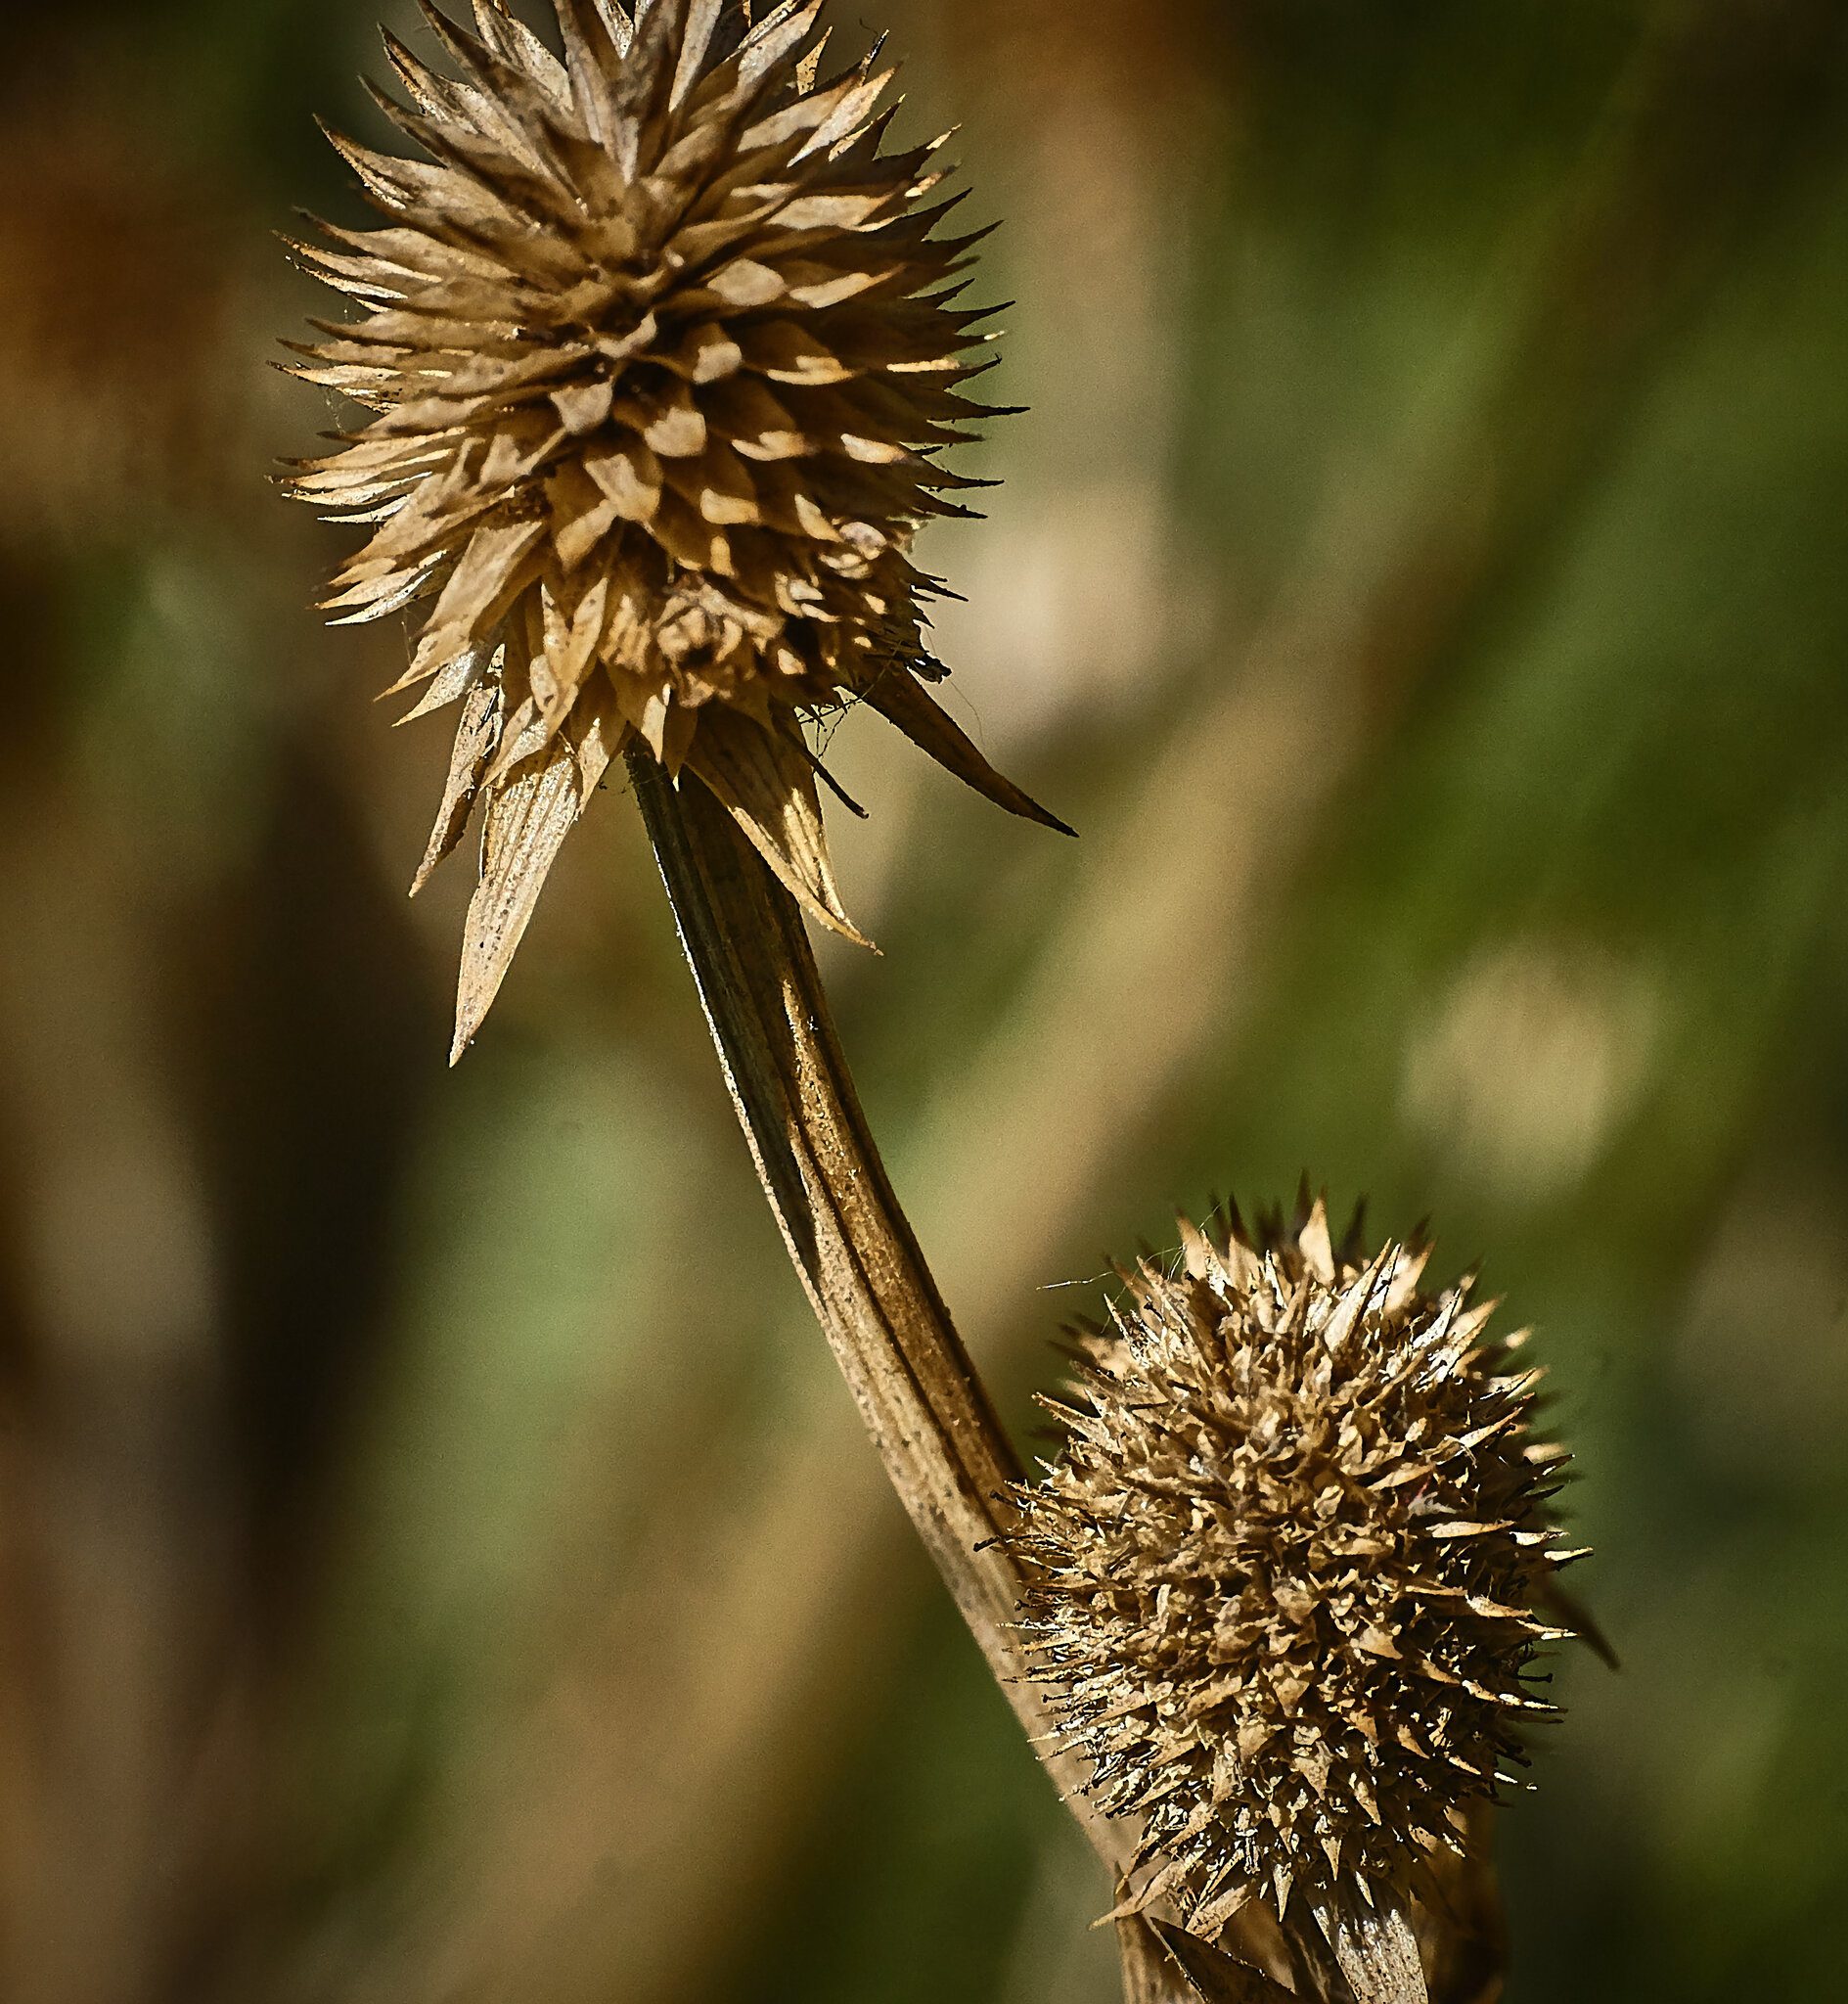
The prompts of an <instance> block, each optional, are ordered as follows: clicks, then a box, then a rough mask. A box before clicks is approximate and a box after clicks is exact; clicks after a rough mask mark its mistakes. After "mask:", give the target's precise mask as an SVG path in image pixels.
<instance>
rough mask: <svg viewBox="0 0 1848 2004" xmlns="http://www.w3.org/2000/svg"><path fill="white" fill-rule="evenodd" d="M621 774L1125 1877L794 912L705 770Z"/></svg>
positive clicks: (945, 1551)
mask: <svg viewBox="0 0 1848 2004" xmlns="http://www.w3.org/2000/svg"><path fill="white" fill-rule="evenodd" d="M629 773H630V778H631V780H632V782H633V785H634V788H635V796H636V799H637V801H638V803H639V804H640V807H641V810H642V818H643V822H644V824H645V825H646V827H647V829H648V833H649V839H650V841H651V842H652V843H654V855H655V860H656V862H657V863H658V864H659V866H660V872H661V878H662V881H663V883H664V884H665V885H666V887H667V895H668V899H669V901H670V902H671V904H672V906H673V911H674V919H675V923H676V924H677V926H678V927H679V930H680V942H681V946H682V948H683V949H684V951H685V953H686V956H687V962H688V965H689V966H690V967H691V968H692V970H693V976H694V979H695V981H696V983H697V984H698V986H699V999H700V1002H701V1004H702V1005H703V1007H704V1010H705V1016H706V1023H707V1025H708V1026H709V1028H710V1029H711V1032H712V1041H713V1043H714V1044H715V1045H716V1046H717V1047H718V1053H719V1062H720V1064H721V1065H722V1066H723V1068H724V1071H725V1078H726V1083H727V1084H728V1085H729V1087H730V1088H731V1094H732V1103H733V1105H734V1106H735V1107H736V1109H737V1111H738V1117H739V1121H740V1124H741V1125H742V1126H743V1127H744V1138H745V1140H746V1141H747V1142H748V1143H749V1145H750V1152H751V1158H752V1160H753V1161H755V1163H756V1166H757V1175H758V1179H759V1181H760V1182H761V1183H762V1184H763V1188H764V1195H765V1196H766V1197H767V1198H768V1199H769V1201H770V1207H771V1209H772V1211H774V1213H775V1214H776V1219H777V1223H778V1225H779V1226H780V1227H781V1229H782V1232H783V1239H784V1243H785V1245H786V1246H787V1247H788V1248H789V1257H790V1259H791V1260H792V1261H793V1262H794V1265H795V1270H796V1273H797V1274H798V1276H799V1277H800V1279H801V1282H802V1285H803V1287H804V1289H805V1290H806V1291H807V1294H808V1298H809V1301H810V1304H811V1305H812V1306H813V1308H814V1310H815V1317H816V1320H817V1321H818V1322H819V1323H820V1324H821V1326H822V1332H823V1334H824V1335H825V1336H826V1337H827V1339H828V1342H829V1345H830V1347H831V1348H832V1349H833V1350H834V1358H835V1361H836V1362H837V1363H838V1364H839V1366H840V1369H841V1372H842V1375H843V1376H844V1377H845V1378H846V1380H847V1384H848V1388H849V1389H850V1390H851V1391H852V1393H853V1397H854V1400H855V1403H856V1404H857V1405H858V1407H859V1409H860V1416H861V1418H862V1419H863V1420H864V1422H865V1423H866V1429H867V1432H868V1433H869V1434H870V1435H872V1438H873V1444H874V1445H875V1447H876V1448H877V1449H878V1450H879V1458H880V1459H881V1461H882V1462H883V1463H884V1465H885V1472H886V1474H887V1476H888V1477H889V1478H890V1480H891V1483H892V1486H893V1488H894V1489H896V1490H897V1492H898V1496H899V1500H900V1501H901V1502H902V1503H903V1504H904V1506H905V1509H906V1511H907V1512H908V1513H909V1515H910V1517H911V1521H912V1523H913V1524H914V1525H915V1526H916V1527H917V1530H918V1534H919V1536H920V1537H921V1538H923V1540H924V1546H925V1548H926V1549H927V1550H928V1552H929V1553H930V1556H931V1557H932V1559H934V1560H935V1562H936V1566H937V1570H938V1571H939V1572H940V1573H941V1574H942V1575H943V1579H944V1582H945V1584H946V1585H947V1586H948V1587H949V1589H950V1593H951V1596H952V1597H953V1598H954V1600H955V1602H956V1605H957V1607H958V1609H959V1610H960V1611H961V1613H962V1616H963V1619H964V1620H965V1621H966V1622H967V1623H968V1625H969V1632H970V1633H971V1634H972V1635H973V1636H974V1638H975V1641H976V1643H977V1644H978V1645H979V1647H980V1649H981V1652H982V1654H983V1656H984V1657H985V1658H986V1659H987V1662H988V1666H989V1668H990V1669H991V1670H992V1671H993V1672H994V1675H995V1679H996V1681H997V1682H998V1683H999V1684H1000V1686H1001V1688H1002V1690H1003V1691H1004V1692H1005V1693H1006V1694H1007V1698H1008V1702H1009V1703H1010V1704H1011V1705H1012V1706H1013V1708H1014V1714H1015V1716H1016V1717H1017V1718H1018V1719H1019V1721H1020V1723H1021V1725H1022V1726H1023V1727H1024V1728H1025V1730H1026V1733H1027V1736H1028V1739H1029V1741H1030V1743H1031V1745H1032V1747H1033V1751H1034V1753H1035V1754H1036V1755H1037V1757H1038V1758H1039V1760H1040V1761H1041V1763H1042V1765H1044V1766H1045V1768H1046V1769H1047V1771H1048V1773H1049V1774H1050V1775H1051V1776H1052V1779H1053V1781H1054V1782H1055V1784H1056V1785H1057V1786H1058V1788H1059V1793H1060V1796H1061V1797H1062V1799H1064V1801H1065V1802H1066V1804H1067V1805H1068V1806H1069V1808H1070V1809H1071V1811H1072V1813H1073V1815H1074V1816H1075V1817H1076V1818H1077V1820H1078V1822H1079V1825H1080V1826H1081V1828H1082V1829H1083V1830H1084V1833H1085V1836H1086V1837H1087V1839H1088V1840H1089V1841H1090V1844H1091V1845H1092V1848H1093V1849H1094V1850H1095V1851H1096V1852H1097V1854H1098V1856H1099V1858H1100V1859H1101V1860H1102V1861H1103V1863H1104V1866H1105V1867H1106V1868H1107V1869H1108V1871H1109V1873H1110V1876H1111V1880H1112V1882H1113V1883H1116V1884H1120V1883H1121V1882H1122V1881H1123V1879H1124V1878H1125V1876H1126V1874H1127V1873H1128V1871H1129V1869H1130V1867H1131V1864H1132V1863H1133V1860H1134V1846H1133V1842H1132V1837H1131V1833H1130V1832H1129V1831H1128V1830H1126V1829H1124V1828H1122V1827H1121V1826H1118V1825H1116V1824H1112V1823H1110V1822H1109V1821H1107V1820H1106V1819H1105V1818H1104V1817H1102V1816H1100V1815H1099V1814H1098V1813H1097V1811H1096V1810H1095V1809H1094V1808H1093V1807H1092V1806H1091V1804H1090V1802H1089V1800H1088V1799H1087V1798H1086V1797H1085V1795H1084V1793H1083V1789H1082V1782H1083V1779H1084V1776H1083V1772H1082V1769H1081V1768H1080V1766H1079V1764H1078V1762H1077V1760H1076V1757H1075V1756H1074V1755H1072V1754H1067V1753H1062V1752H1060V1751H1059V1747H1058V1744H1057V1739H1058V1736H1057V1728H1056V1722H1055V1721H1054V1719H1053V1717H1052V1715H1051V1714H1050V1712H1049V1711H1048V1710H1047V1708H1046V1706H1045V1704H1044V1702H1043V1700H1042V1698H1041V1696H1040V1693H1039V1690H1038V1688H1037V1687H1036V1686H1035V1685H1034V1684H1033V1682H1032V1681H1031V1679H1030V1678H1029V1676H1028V1675H1027V1665H1026V1661H1025V1657H1024V1655H1023V1653H1022V1650H1021V1646H1020V1639H1019V1636H1018V1634H1017V1633H1016V1631H1015V1627H1014V1623H1015V1620H1016V1617H1017V1612H1018V1608H1019V1603H1020V1585H1021V1581H1020V1573H1019V1569H1018V1567H1017V1566H1016V1565H1015V1563H1014V1557H1013V1555H1012V1553H1011V1552H1010V1551H1009V1550H1008V1548H1007V1546H1006V1544H1005V1543H1004V1542H1003V1541H1002V1540H1003V1539H1004V1537H1005V1534H1006V1533H1007V1532H1008V1531H1009V1530H1010V1529H1011V1528H1012V1527H1013V1524H1014V1507H1013V1504H1012V1502H1011V1500H1010V1497H1009V1493H1008V1484H1009V1483H1010V1482H1011V1481H1014V1480H1017V1479H1018V1476H1019V1469H1020V1465H1019V1462H1018V1460H1017V1458H1016V1456H1015V1454H1014V1448H1013V1445H1012V1443H1011V1442H1010V1441H1009V1439H1008V1436H1007V1435H1006V1433H1005V1432H1004V1431H1003V1429H1002V1426H1001V1422H1000V1420H999V1418H998V1417H997V1416H996V1413H995V1410H994V1407H993V1405H992V1403H991V1402H990V1400H989V1398H988V1395H987V1392H986V1391H985V1390H984V1389H983V1387H982V1384H981V1380H980V1379H979V1377H978V1376H977V1375H976V1371H975V1367H974V1365H973V1364H972V1363H971V1362H970V1360H969V1352H968V1351H967V1350H966V1349H965V1348H964V1346H963V1343H962V1339H961V1338H960V1337H959V1336H958V1335H957V1333H956V1326H955V1324H954V1323H953V1322H952V1321H951V1319H950V1312H949V1309H948V1308H947V1307H946V1306H945V1305H944V1301H943V1298H942V1296H941V1294H940V1293H939V1292H938V1290H937V1285H936V1282H935V1281H934V1280H933V1279H932V1278H931V1275H930V1269H929V1267H928V1266H927V1265H926V1264H925V1261H924V1253H923V1252H922V1251H921V1250H920V1248H919V1245H918V1240H917V1236H916V1234H915V1233H914V1232H913V1231H912V1228H911V1225H910V1222H909V1221H908V1220H907V1218H906V1216H905V1213H904V1211H903V1209H902V1208H901V1207H900V1206H899V1203H898V1199H897V1197H896V1195H895V1194H894V1193H893V1190H892V1186H891V1182H890V1180H889V1178H888V1177H887V1176H886V1173H885V1167H884V1164H883V1163H882V1162H881V1161H880V1160H879V1149H878V1147H877V1146H876V1144H875V1142H874V1140H873V1135H872V1132H871V1130H870V1128H869V1127H868V1125H867V1120H866V1116H865V1114H864V1113H863V1112H862V1111H861V1107H860V1100H859V1095H858V1093H857V1092H856V1091H855V1089H854V1084H853V1076H852V1073H851V1072H850V1071H849V1070H848V1069H847V1062H846V1059H845V1057H844V1056H843V1054H842V1052H841V1048H840V1042H839V1038H838V1037H837V1036H836V1034H835V1031H834V1019H833V1016H832V1014H831V1013H830V1010H829V1007H828V997H827V994H826V992H825V990H824V989H823V986H822V979H821V974H820V971H819V970H818V969H817V967H816V965H815V957H814V954H813V952H812V951H811V949H810V946H809V941H808V934H807V932H806V931H805V929H804V926H803V922H802V917H801V914H800V912H799V911H798V910H797V908H796V906H795V904H794V901H793V900H792V899H791V898H790V897H789V894H788V892H786V891H785V890H784V889H783V888H782V887H781V886H780V885H779V884H778V883H777V882H776V880H775V879H774V878H773V877H772V876H771V874H770V872H769V871H768V870H767V869H766V868H765V867H764V865H763V863H762V862H761V861H760V860H759V858H758V856H757V853H756V851H755V850H754V849H753V848H752V847H751V845H750V843H748V841H746V839H745V838H744V835H743V833H742V832H741V831H740V830H739V828H738V827H737V825H736V824H735V823H734V821H733V820H732V818H731V816H730V815H729V814H728V813H727V812H726V811H725V810H724V808H723V807H721V806H720V805H719V803H718V802H717V801H716V800H715V799H714V798H713V797H711V795H709V794H708V793H707V792H706V790H705V789H704V788H703V787H701V786H699V785H698V784H689V785H686V786H682V787H675V786H674V785H673V784H671V783H670V781H669V780H668V779H667V776H666V775H665V773H664V772H663V771H662V770H661V768H660V766H659V765H658V764H657V763H656V762H655V761H654V758H652V757H651V756H649V755H648V754H647V753H646V752H641V751H631V753H630V755H629ZM1128 1932H1129V1935H1130V1936H1131V1938H1132V1939H1133V1940H1134V1941H1136V1942H1137V1943H1138V1944H1139V1945H1140V1948H1141V1953H1140V1955H1139V1956H1138V1957H1137V1958H1136V1965H1137V1966H1138V1967H1141V1968H1144V1969H1147V1970H1150V1971H1151V1970H1152V1968H1153V1966H1154V1965H1155V1964H1157V1963H1159V1964H1161V1965H1165V1966H1166V1968H1167V1969H1168V1971H1169V1973H1170V1974H1172V1965H1170V1964H1168V1963H1167V1958H1166V1957H1165V1955H1163V1954H1162V1953H1161V1951H1160V1950H1158V1949H1154V1948H1153V1937H1152V1936H1151V1935H1149V1934H1148V1932H1147V1931H1146V1930H1145V1929H1143V1927H1142V1926H1141V1924H1140V1923H1137V1924H1132V1927H1131V1929H1130V1930H1129V1931H1128ZM1150 1980H1152V1978H1150ZM1174 1981H1176V1982H1177V1983H1178V1982H1179V1981H1180V1980H1179V1978H1178V1976H1176V1977H1175V1978H1174ZM1133 1994H1134V1995H1137V1996H1139V1997H1157V1998H1159V1997H1160V1996H1161V1994H1162V1993H1160V1992H1158V1991H1151V1990H1149V1989H1148V1988H1147V1987H1145V1988H1143V1989H1141V1990H1140V1991H1137V1992H1134V1993H1133ZM1167 1994H1168V1995H1170V1996H1172V1997H1175V1998H1180V1997H1184V1996H1187V1995H1189V1994H1190V1992H1189V1991H1188V1990H1187V1989H1185V1988H1175V1989H1173V1990H1172V1991H1170V1992H1169V1993H1167Z"/></svg>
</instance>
